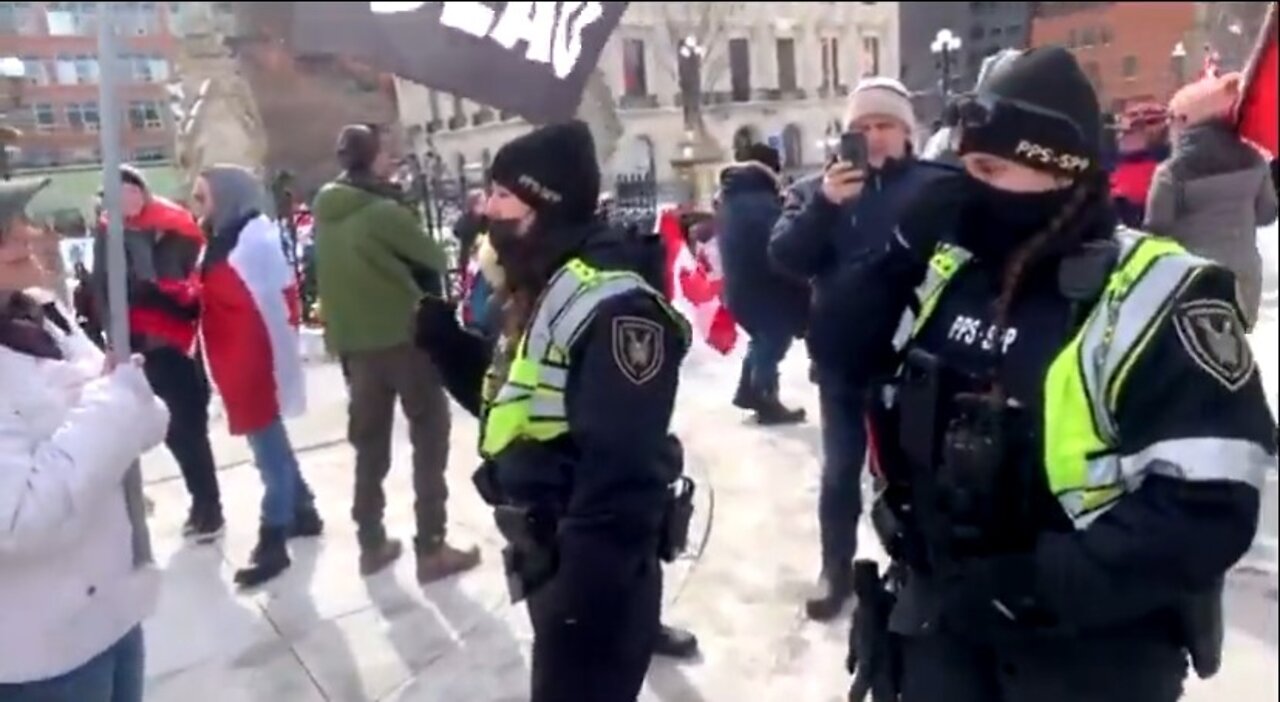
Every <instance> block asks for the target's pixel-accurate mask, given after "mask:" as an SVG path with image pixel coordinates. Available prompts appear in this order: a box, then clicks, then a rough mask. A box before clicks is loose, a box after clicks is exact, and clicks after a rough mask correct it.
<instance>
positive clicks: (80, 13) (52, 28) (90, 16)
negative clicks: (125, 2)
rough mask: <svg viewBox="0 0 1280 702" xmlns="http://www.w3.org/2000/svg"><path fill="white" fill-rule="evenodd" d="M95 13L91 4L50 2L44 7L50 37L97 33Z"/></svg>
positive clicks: (96, 10)
mask: <svg viewBox="0 0 1280 702" xmlns="http://www.w3.org/2000/svg"><path fill="white" fill-rule="evenodd" d="M130 4H132V3H130ZM97 13H98V7H97V3H93V2H51V3H49V4H48V5H47V6H46V7H45V21H46V22H47V23H48V24H49V34H50V35H51V36H55V37H69V36H87V35H91V34H93V33H94V32H96V31H97V27H98V23H97V21H96V18H97Z"/></svg>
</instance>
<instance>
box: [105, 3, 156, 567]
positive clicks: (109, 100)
mask: <svg viewBox="0 0 1280 702" xmlns="http://www.w3.org/2000/svg"><path fill="white" fill-rule="evenodd" d="M117 4H118V3H114V2H99V3H98V106H99V107H98V119H99V120H100V122H101V124H100V125H99V129H98V140H99V141H98V143H99V145H100V148H101V150H102V210H103V214H105V215H106V218H107V222H106V225H107V227H106V231H105V232H103V233H102V234H101V235H100V236H106V238H107V240H106V242H105V244H106V246H105V248H106V254H107V260H106V261H105V263H106V266H107V276H106V277H107V313H108V319H107V320H106V321H107V335H108V336H107V339H108V342H109V344H110V345H109V346H108V348H107V353H108V354H110V355H111V358H112V359H113V360H114V361H115V362H116V363H129V362H130V360H129V357H130V356H131V355H132V347H131V344H130V342H129V298H128V290H127V289H126V287H125V280H126V275H127V271H126V270H125V267H126V265H127V260H126V258H125V252H124V210H123V208H122V206H121V197H120V190H121V181H120V134H121V132H122V128H121V122H122V119H121V118H122V109H121V105H120V99H119V98H120V94H119V90H118V88H119V86H118V85H117V80H116V74H117V72H118V71H119V65H120V56H119V50H118V49H117V48H116V27H115V21H114V19H115V17H114V16H115V12H114V9H115V7H116V5H117ZM124 492H125V507H126V509H127V510H128V513H129V522H130V524H131V526H132V531H133V533H132V541H133V562H134V565H135V566H138V567H142V566H146V565H147V564H149V563H151V562H152V552H151V537H150V533H149V532H148V530H147V518H146V508H145V506H144V502H145V500H144V498H143V492H142V467H141V464H139V463H138V462H137V461H134V463H133V465H132V466H130V467H129V470H128V471H127V472H125V475H124Z"/></svg>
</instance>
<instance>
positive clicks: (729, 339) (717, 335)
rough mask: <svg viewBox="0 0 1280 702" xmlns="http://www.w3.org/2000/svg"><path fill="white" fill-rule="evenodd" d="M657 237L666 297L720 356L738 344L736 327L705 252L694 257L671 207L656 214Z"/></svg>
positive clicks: (720, 283) (677, 215)
mask: <svg viewBox="0 0 1280 702" xmlns="http://www.w3.org/2000/svg"><path fill="white" fill-rule="evenodd" d="M656 224H657V230H658V234H659V235H660V236H661V237H662V242H663V244H664V245H665V247H666V249H667V290H666V293H667V297H668V298H669V299H670V300H671V302H672V304H673V305H675V306H676V309H678V310H680V311H681V312H682V313H683V314H685V316H687V317H689V318H690V320H691V321H692V322H693V328H694V330H695V331H696V332H697V336H698V338H700V339H702V340H703V341H704V342H705V343H706V344H707V345H708V346H710V347H711V348H713V349H715V350H716V351H717V352H719V353H720V354H722V355H727V354H729V352H731V351H733V348H734V346H735V345H737V342H738V323H737V322H736V321H734V319H733V315H731V314H729V309H728V308H727V307H725V306H724V303H723V301H722V300H721V297H720V295H721V291H722V290H723V289H724V281H723V280H722V278H721V276H720V273H719V271H718V270H716V269H715V267H714V266H713V263H712V260H711V256H710V255H708V252H703V253H702V254H700V255H696V256H695V255H694V252H693V251H691V250H689V246H688V244H687V243H686V242H685V238H684V234H683V233H682V232H681V229H680V213H679V211H678V210H677V209H676V208H674V207H672V208H667V209H665V210H663V211H662V212H660V213H659V214H658V218H657V223H656Z"/></svg>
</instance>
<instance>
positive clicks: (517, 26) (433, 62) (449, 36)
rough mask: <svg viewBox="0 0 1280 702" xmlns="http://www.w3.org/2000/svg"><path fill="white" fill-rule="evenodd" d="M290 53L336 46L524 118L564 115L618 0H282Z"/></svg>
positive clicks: (614, 20)
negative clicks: (286, 0) (288, 0)
mask: <svg viewBox="0 0 1280 702" xmlns="http://www.w3.org/2000/svg"><path fill="white" fill-rule="evenodd" d="M292 5H293V7H292V8H291V9H292V12H291V13H290V14H291V15H292V23H291V24H292V26H291V30H292V31H291V32H290V34H291V36H290V44H291V45H292V47H293V50H294V52H295V53H297V54H301V55H307V54H311V55H316V54H333V55H345V56H349V57H351V58H354V59H356V60H359V61H362V62H364V63H366V64H368V65H369V66H370V67H371V68H373V69H375V70H379V71H386V72H388V73H394V74H396V75H398V76H400V77H402V78H406V79H408V80H411V81H414V82H417V83H421V84H423V85H426V86H428V87H431V88H435V89H437V90H442V91H445V92H449V93H454V94H457V95H460V96H462V97H465V98H468V99H471V100H475V101H476V102H478V103H481V104H485V105H489V106H491V107H494V108H497V109H500V110H506V111H509V112H514V113H516V114H519V115H521V116H523V117H525V118H526V119H528V120H529V121H531V122H535V123H543V122H554V121H560V120H565V119H569V118H571V117H573V115H574V112H575V110H576V109H577V107H578V103H579V102H580V101H581V99H582V93H583V90H584V89H585V86H586V82H587V77H588V76H589V75H590V73H591V71H592V69H593V68H595V65H596V63H597V62H598V61H599V59H600V52H601V51H602V50H603V49H604V45H605V42H606V41H608V39H609V34H610V33H611V32H613V30H614V28H615V27H617V25H618V21H619V20H620V19H621V18H622V13H623V12H624V11H625V10H626V8H627V3H625V2H316V3H310V2H308V3H301V2H297V3H292Z"/></svg>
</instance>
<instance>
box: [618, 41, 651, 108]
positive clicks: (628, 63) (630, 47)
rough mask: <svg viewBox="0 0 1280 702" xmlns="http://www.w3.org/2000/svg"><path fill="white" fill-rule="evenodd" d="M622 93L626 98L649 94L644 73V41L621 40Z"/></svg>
mask: <svg viewBox="0 0 1280 702" xmlns="http://www.w3.org/2000/svg"><path fill="white" fill-rule="evenodd" d="M622 93H623V95H626V96H627V97H640V96H642V95H648V94H649V74H648V73H646V72H645V63H644V40H643V39H623V40H622Z"/></svg>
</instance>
